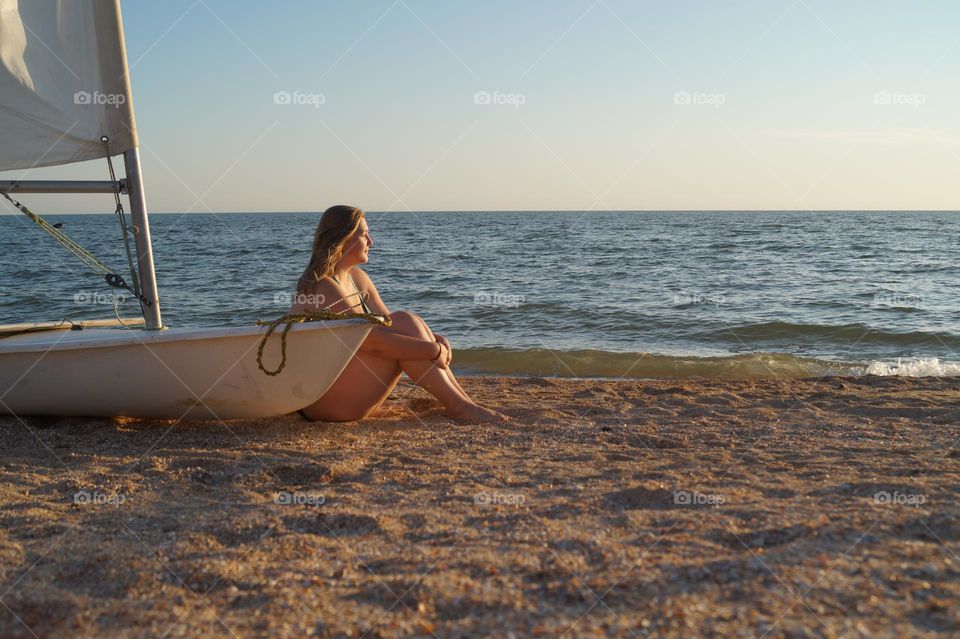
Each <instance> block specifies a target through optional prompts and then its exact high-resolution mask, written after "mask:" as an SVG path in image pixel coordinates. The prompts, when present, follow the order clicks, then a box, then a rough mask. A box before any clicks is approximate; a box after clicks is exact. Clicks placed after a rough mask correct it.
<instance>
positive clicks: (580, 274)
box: [0, 211, 960, 378]
mask: <svg viewBox="0 0 960 639" xmlns="http://www.w3.org/2000/svg"><path fill="white" fill-rule="evenodd" d="M48 219H49V221H51V222H61V223H63V230H64V231H65V232H67V233H68V234H69V235H70V236H71V237H73V238H74V239H75V240H77V241H78V242H80V244H82V245H83V246H85V247H87V248H88V249H90V250H91V251H92V252H93V253H95V254H97V255H98V256H99V257H101V258H102V259H103V260H104V261H105V262H107V264H109V265H110V266H111V268H113V269H114V270H115V271H116V272H118V273H121V274H124V275H125V274H126V273H128V269H127V266H126V256H125V254H124V252H123V248H122V243H121V241H120V233H119V228H118V224H117V220H116V218H115V216H113V215H59V216H49V217H48ZM318 220H319V214H318V213H255V214H253V213H251V214H247V213H230V214H217V215H213V214H185V215H180V214H164V215H154V216H152V217H151V228H152V233H153V245H154V257H155V261H156V268H157V280H158V286H159V291H160V299H161V308H162V310H163V316H164V321H165V323H166V324H168V325H170V326H224V325H227V326H238V325H247V324H250V323H252V322H253V321H255V320H257V319H269V318H274V317H277V316H279V315H282V314H283V313H284V312H285V310H286V309H287V307H288V306H289V303H290V298H291V295H292V293H293V287H294V285H295V283H296V280H297V278H298V277H299V275H300V273H301V272H302V270H303V268H304V266H305V265H306V263H307V259H308V257H309V253H310V246H311V241H312V236H313V231H314V229H315V228H316V224H317V221H318ZM367 221H368V224H369V226H370V231H371V234H372V236H373V239H374V244H373V247H372V248H371V250H370V259H369V263H368V264H366V265H364V266H363V268H364V269H365V270H366V272H367V273H368V274H369V275H370V276H371V278H372V279H373V281H374V283H375V284H376V286H377V288H378V289H379V291H380V295H381V297H382V298H383V300H384V302H385V303H386V304H387V305H388V306H389V308H390V309H391V310H401V309H405V310H411V311H414V312H416V313H419V314H420V315H421V316H422V317H423V318H424V319H425V320H426V321H427V322H428V323H429V324H430V326H431V327H432V328H433V330H434V331H435V332H438V333H441V334H444V335H446V336H447V337H448V338H449V339H450V340H451V342H452V343H453V346H454V364H455V369H456V370H458V371H462V372H467V373H487V374H511V375H564V376H576V377H640V378H643V377H721V378H722V377H730V378H733V377H758V378H759V377H803V376H811V375H813V376H820V375H836V374H844V375H862V374H880V375H957V374H960V300H958V295H960V293H958V291H960V244H958V242H957V236H958V231H960V215H958V214H956V213H952V212H896V211H890V212H852V211H851V212H847V211H834V212H795V211H764V212H757V211H744V212H730V211H724V212H707V211H697V212H675V211H663V212H658V211H602V212H598V211H586V212H579V211H565V212H555V211H537V212H417V213H412V212H390V213H380V212H376V211H371V212H368V214H367ZM127 279H129V277H128V278H127ZM115 301H116V302H118V303H119V312H120V314H121V316H132V315H137V314H138V313H139V308H138V306H137V304H136V303H135V302H134V301H133V299H132V298H131V296H130V295H129V294H127V295H125V296H124V295H114V293H113V292H112V291H111V289H110V288H109V287H107V286H106V285H105V283H104V281H103V278H102V277H101V276H98V275H95V274H93V273H91V272H89V271H88V270H87V269H86V267H85V266H84V265H83V264H82V263H81V262H80V261H79V260H77V259H76V258H75V257H74V256H73V255H71V254H70V253H68V252H67V251H66V250H64V249H63V248H62V247H61V246H60V245H58V244H57V243H56V242H55V241H54V240H53V239H52V238H50V237H49V236H47V235H45V234H44V233H43V232H42V231H40V230H39V229H38V228H37V227H35V226H34V225H33V224H32V223H31V222H29V220H27V219H26V218H23V217H22V216H0V322H2V323H14V322H26V321H40V320H58V319H61V318H71V319H80V318H84V319H89V318H105V317H113V315H114V307H113V304H114V302H115Z"/></svg>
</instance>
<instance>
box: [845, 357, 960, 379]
mask: <svg viewBox="0 0 960 639" xmlns="http://www.w3.org/2000/svg"><path fill="white" fill-rule="evenodd" d="M863 374H864V375H883V376H899V377H956V376H958V375H960V363H957V362H941V361H940V360H939V359H938V358H936V357H929V358H921V359H912V360H907V361H903V360H901V359H897V362H896V364H894V363H891V362H871V363H870V364H869V365H867V366H866V367H865V368H864V371H863Z"/></svg>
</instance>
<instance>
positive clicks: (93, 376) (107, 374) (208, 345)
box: [0, 320, 372, 420]
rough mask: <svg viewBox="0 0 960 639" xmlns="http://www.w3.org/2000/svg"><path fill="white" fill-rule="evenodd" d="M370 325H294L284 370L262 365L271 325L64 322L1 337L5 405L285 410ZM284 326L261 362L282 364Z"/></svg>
mask: <svg viewBox="0 0 960 639" xmlns="http://www.w3.org/2000/svg"><path fill="white" fill-rule="evenodd" d="M371 327H372V325H371V324H370V323H368V322H366V321H363V320H334V321H322V322H307V323H304V324H297V325H294V326H293V327H292V328H291V330H290V332H289V333H288V334H287V348H286V352H287V360H286V365H285V367H284V368H283V371H282V372H281V373H280V374H279V375H276V376H270V375H267V374H265V373H264V372H263V371H262V370H260V369H259V367H258V365H257V349H258V346H259V344H260V340H261V338H262V336H263V333H264V332H265V331H266V328H265V327H262V326H254V327H239V328H212V329H210V328H181V329H165V330H162V331H145V330H139V329H136V330H134V329H101V328H84V329H83V330H58V331H43V332H34V333H27V334H22V335H13V336H10V337H4V338H2V339H0V413H2V414H14V415H69V416H131V417H154V418H167V419H185V420H195V419H241V418H254V417H267V416H271V415H281V414H285V413H290V412H293V411H296V410H298V409H300V408H304V407H305V406H308V405H310V404H311V403H313V402H315V401H316V400H317V399H319V398H320V397H321V396H322V395H323V394H324V393H325V392H326V391H327V389H329V388H330V386H331V385H332V384H333V383H334V382H335V381H336V379H337V377H338V376H339V375H340V373H341V372H342V371H343V369H344V368H345V367H346V365H347V364H348V363H349V361H350V359H351V358H352V357H353V355H354V354H355V353H356V351H357V350H358V349H359V347H360V344H361V343H362V342H363V340H364V339H365V338H366V336H367V334H368V333H369V332H370V329H371ZM281 332H282V327H279V328H278V329H277V330H276V331H275V332H274V333H273V335H271V337H270V339H269V341H268V343H267V345H266V347H265V348H264V353H263V364H264V366H265V367H266V368H267V369H268V370H275V369H276V368H277V366H278V365H279V364H280V360H281V355H280V333H281Z"/></svg>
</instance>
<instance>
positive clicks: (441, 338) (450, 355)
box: [433, 333, 453, 368]
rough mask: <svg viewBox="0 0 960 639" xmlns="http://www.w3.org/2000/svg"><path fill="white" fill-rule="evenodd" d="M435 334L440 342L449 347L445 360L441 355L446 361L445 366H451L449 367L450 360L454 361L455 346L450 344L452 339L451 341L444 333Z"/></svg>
mask: <svg viewBox="0 0 960 639" xmlns="http://www.w3.org/2000/svg"><path fill="white" fill-rule="evenodd" d="M433 336H434V337H435V338H437V342H439V343H440V344H443V345H444V346H446V347H447V357H446V359H445V360H444V358H442V357H441V358H440V359H441V360H443V361H444V364H443V367H444V368H449V367H450V362H452V361H453V347H451V346H450V341H449V340H448V339H447V338H446V337H444V336H443V335H441V334H439V333H434V334H433Z"/></svg>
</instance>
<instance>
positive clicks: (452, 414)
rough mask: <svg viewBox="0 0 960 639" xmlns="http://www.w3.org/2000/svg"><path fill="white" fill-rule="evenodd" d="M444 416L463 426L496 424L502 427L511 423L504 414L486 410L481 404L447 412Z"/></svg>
mask: <svg viewBox="0 0 960 639" xmlns="http://www.w3.org/2000/svg"><path fill="white" fill-rule="evenodd" d="M444 414H445V415H446V416H447V417H449V418H450V419H452V420H454V421H456V422H460V423H461V424H496V425H501V426H502V425H504V424H507V423H509V422H510V418H509V417H507V416H506V415H504V414H503V413H498V412H497V411H495V410H490V409H489V408H484V407H483V406H480V405H479V404H464V405H463V407H462V408H460V409H458V410H456V411H447V412H446V413H444Z"/></svg>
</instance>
